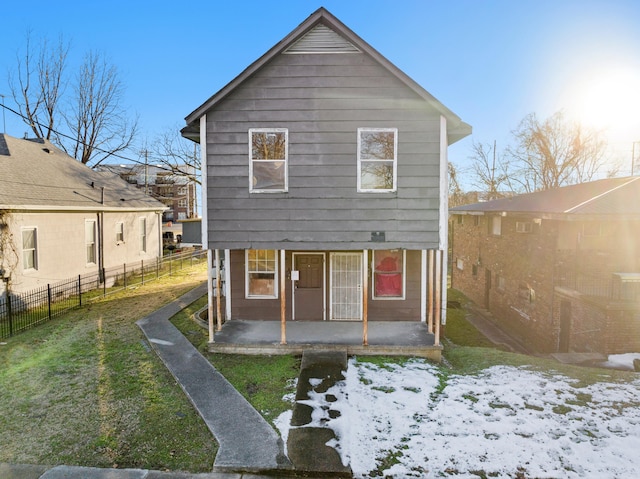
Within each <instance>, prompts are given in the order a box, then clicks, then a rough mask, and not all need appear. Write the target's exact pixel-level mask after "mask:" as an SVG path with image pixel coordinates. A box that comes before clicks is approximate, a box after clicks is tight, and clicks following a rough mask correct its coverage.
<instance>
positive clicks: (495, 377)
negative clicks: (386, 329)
mask: <svg viewBox="0 0 640 479" xmlns="http://www.w3.org/2000/svg"><path fill="white" fill-rule="evenodd" d="M618 359H620V358H614V361H617V360H618ZM610 360H611V359H610ZM624 360H625V361H628V360H629V358H625V359H624ZM632 360H633V358H631V361H632ZM327 392H328V393H330V394H333V395H334V396H336V398H337V401H336V402H334V403H333V404H332V405H331V407H332V409H337V410H339V411H340V412H341V416H340V417H338V418H335V419H331V418H328V417H326V416H325V415H323V414H322V413H318V414H315V415H314V422H315V424H311V425H312V426H316V427H318V426H320V425H323V426H324V427H331V428H332V429H333V430H334V431H335V432H336V435H337V436H338V443H337V444H329V445H330V446H332V447H335V448H336V449H337V450H338V452H339V453H340V454H341V457H342V459H343V462H344V463H345V464H350V466H351V468H352V470H353V472H354V474H355V476H356V477H358V478H365V477H393V478H408V477H424V478H435V477H455V478H478V477H480V473H481V472H482V473H484V474H486V476H488V477H496V478H513V477H516V476H518V475H519V476H518V477H526V478H532V477H536V478H571V479H573V478H598V479H606V478H620V477H637V475H638V471H640V377H639V378H638V379H636V380H634V381H632V382H629V383H607V382H602V383H597V384H594V385H591V386H586V387H581V385H579V384H578V383H577V382H576V381H575V380H573V379H571V378H568V377H565V376H562V375H558V374H551V373H549V374H545V373H542V372H536V371H532V370H529V369H527V368H522V367H521V368H516V367H511V366H494V367H492V368H489V369H486V370H484V371H483V372H482V373H480V374H478V375H475V376H458V375H447V371H446V370H445V369H444V368H440V367H438V366H435V365H433V364H431V363H428V362H426V361H422V360H412V361H409V362H407V363H406V364H405V365H403V366H399V365H396V364H389V365H386V366H385V367H378V366H376V365H373V364H371V363H367V362H358V361H357V359H356V358H352V359H350V360H349V368H348V370H347V373H346V379H345V381H342V382H340V383H339V384H338V385H337V386H336V387H334V388H332V389H331V390H330V391H327ZM322 401H323V399H322V397H318V398H312V401H310V403H311V404H312V405H316V406H317V407H318V409H322V407H321V406H322ZM290 417H291V413H290V412H287V413H284V414H283V416H282V417H281V418H280V421H279V422H278V427H279V428H280V430H281V432H282V434H283V438H284V439H285V443H286V436H287V434H288V427H289V426H288V424H289V420H288V418H290ZM474 471H475V472H474Z"/></svg>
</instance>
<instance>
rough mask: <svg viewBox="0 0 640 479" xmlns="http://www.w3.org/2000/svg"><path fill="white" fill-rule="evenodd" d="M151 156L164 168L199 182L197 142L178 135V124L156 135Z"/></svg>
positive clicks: (198, 149)
mask: <svg viewBox="0 0 640 479" xmlns="http://www.w3.org/2000/svg"><path fill="white" fill-rule="evenodd" d="M152 158H153V161H154V162H157V163H158V164H160V165H162V167H163V168H164V169H166V170H168V171H171V172H173V173H174V174H176V175H180V176H184V177H187V178H189V180H190V181H193V182H195V183H197V184H201V164H200V148H199V146H198V144H197V143H195V142H192V141H190V140H187V139H186V138H184V137H183V136H182V135H180V127H179V126H178V125H175V126H173V127H170V128H167V129H166V130H165V131H163V132H162V133H161V134H160V135H158V137H157V138H156V141H155V142H154V146H153V151H152Z"/></svg>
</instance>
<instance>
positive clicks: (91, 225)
mask: <svg viewBox="0 0 640 479" xmlns="http://www.w3.org/2000/svg"><path fill="white" fill-rule="evenodd" d="M84 244H85V249H86V251H87V264H96V263H97V260H96V222H95V221H85V222H84Z"/></svg>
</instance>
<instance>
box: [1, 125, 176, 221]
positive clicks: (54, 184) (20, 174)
mask: <svg viewBox="0 0 640 479" xmlns="http://www.w3.org/2000/svg"><path fill="white" fill-rule="evenodd" d="M103 188H104V189H103ZM0 209H3V210H43V211H44V210H49V211H51V210H58V211H60V210H66V211H71V210H92V211H110V210H116V211H127V210H140V211H142V210H144V211H149V210H151V211H154V210H157V211H163V210H165V209H166V207H165V206H164V205H163V204H162V203H160V202H159V201H157V200H155V199H153V198H151V197H150V196H146V195H145V194H144V192H143V191H142V190H139V189H138V188H136V187H135V186H132V185H129V184H128V183H127V182H126V181H124V180H122V179H121V178H120V177H119V176H117V175H115V174H113V173H102V172H97V171H94V170H92V169H91V168H89V167H87V166H86V165H83V164H82V163H81V162H80V161H78V160H76V159H74V158H72V157H70V156H69V155H67V154H66V153H65V152H63V151H62V150H60V149H58V148H56V147H55V146H53V144H51V142H49V141H47V140H41V139H33V140H30V139H18V138H14V137H12V136H9V135H6V134H0Z"/></svg>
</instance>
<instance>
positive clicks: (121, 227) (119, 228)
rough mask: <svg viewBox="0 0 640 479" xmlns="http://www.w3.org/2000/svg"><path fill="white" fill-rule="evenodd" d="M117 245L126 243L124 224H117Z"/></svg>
mask: <svg viewBox="0 0 640 479" xmlns="http://www.w3.org/2000/svg"><path fill="white" fill-rule="evenodd" d="M116 243H124V223H123V222H122V221H119V222H118V223H116Z"/></svg>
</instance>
